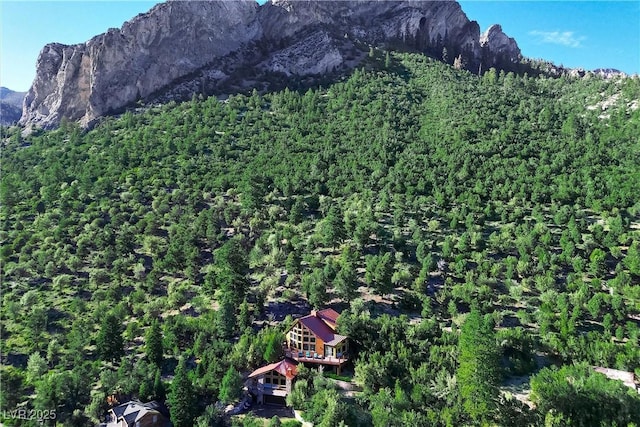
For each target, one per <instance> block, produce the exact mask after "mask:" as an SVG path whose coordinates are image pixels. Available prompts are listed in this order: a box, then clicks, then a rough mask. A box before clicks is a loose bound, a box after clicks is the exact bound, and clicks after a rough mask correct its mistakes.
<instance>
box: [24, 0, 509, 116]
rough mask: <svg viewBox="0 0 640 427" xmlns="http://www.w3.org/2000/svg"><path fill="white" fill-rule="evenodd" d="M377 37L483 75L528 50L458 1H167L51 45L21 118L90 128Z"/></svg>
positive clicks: (323, 64)
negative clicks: (485, 27) (79, 39)
mask: <svg viewBox="0 0 640 427" xmlns="http://www.w3.org/2000/svg"><path fill="white" fill-rule="evenodd" d="M367 45H375V46H379V47H389V48H394V47H400V48H403V49H410V50H416V51H420V52H424V53H427V54H430V55H432V56H434V57H438V58H442V57H443V55H442V53H443V50H445V49H446V51H447V55H446V56H445V57H446V60H448V62H450V63H452V62H453V58H455V57H460V58H462V59H463V61H464V64H466V67H467V68H468V69H470V70H473V71H476V72H477V71H478V70H479V69H482V68H483V67H488V66H501V67H505V66H507V67H508V65H509V64H513V63H516V62H517V61H518V58H519V57H520V50H519V49H518V47H517V45H516V43H515V41H513V39H510V38H508V37H507V36H506V35H504V34H503V33H502V30H501V28H500V27H499V26H494V27H491V28H490V29H489V31H488V32H487V33H485V34H484V35H482V36H481V35H480V29H479V27H478V24H477V23H476V22H475V21H469V20H468V19H467V16H466V15H465V14H464V12H463V11H462V9H461V8H460V5H459V4H458V3H457V2H455V1H421V0H404V1H400V0H398V1H373V0H367V1H357V0H351V1H309V0H272V1H270V2H267V3H266V4H264V5H263V6H259V5H258V4H257V3H256V2H255V1H253V0H239V1H219V0H208V1H168V2H166V3H162V4H159V5H157V6H155V7H154V8H152V9H151V10H150V11H149V12H147V13H145V14H141V15H138V16H137V17H135V18H134V19H132V20H131V21H129V22H126V23H125V24H124V25H123V27H122V28H121V29H110V30H108V31H107V32H106V33H104V34H101V35H98V36H96V37H94V38H92V39H91V40H89V41H88V42H86V43H82V44H78V45H73V46H66V45H61V44H49V45H47V46H45V47H44V48H43V50H42V51H41V53H40V56H39V58H38V61H37V75H36V78H35V80H34V82H33V85H32V87H31V89H30V90H29V92H28V93H27V96H26V97H25V101H24V106H23V113H22V118H21V120H20V123H21V124H22V125H24V126H26V127H27V128H29V127H31V126H37V127H44V128H50V127H54V126H56V125H57V124H58V123H59V122H60V120H61V119H62V118H63V117H66V118H67V119H70V120H77V121H79V122H80V123H81V124H82V125H83V126H90V125H91V124H92V123H93V122H94V121H95V120H96V119H98V118H100V117H102V116H105V115H108V114H111V113H114V112H118V111H121V110H122V109H124V108H126V107H127V106H130V105H132V104H135V103H136V102H137V101H139V100H145V101H146V100H151V99H160V100H163V99H167V96H168V97H169V98H168V99H173V98H171V97H174V98H180V97H185V96H188V95H189V94H191V93H194V92H207V93H215V92H217V91H219V90H220V88H221V87H222V84H223V83H225V84H227V88H228V87H239V88H247V87H251V86H253V87H259V88H262V87H264V82H263V81H261V78H262V77H264V76H265V75H266V74H265V73H267V74H268V73H276V74H281V75H284V76H291V75H298V76H315V75H323V74H325V73H327V72H336V71H337V72H340V71H346V70H348V69H350V68H352V67H354V66H355V65H357V63H358V61H359V59H361V58H362V57H363V56H364V55H362V51H363V46H367ZM245 76H249V77H247V78H245ZM263 80H264V79H263ZM229 85H231V86H229ZM233 85H235V86H233ZM163 96H164V98H163Z"/></svg>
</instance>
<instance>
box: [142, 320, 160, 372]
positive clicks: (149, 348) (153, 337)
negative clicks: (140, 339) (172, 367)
mask: <svg viewBox="0 0 640 427" xmlns="http://www.w3.org/2000/svg"><path fill="white" fill-rule="evenodd" d="M145 353H146V354H147V358H148V359H149V362H151V363H154V364H155V365H156V366H158V367H161V366H162V357H163V353H164V348H163V346H162V330H161V329H160V325H159V324H158V321H157V320H154V321H153V322H152V323H151V327H149V330H148V331H147V334H146V337H145Z"/></svg>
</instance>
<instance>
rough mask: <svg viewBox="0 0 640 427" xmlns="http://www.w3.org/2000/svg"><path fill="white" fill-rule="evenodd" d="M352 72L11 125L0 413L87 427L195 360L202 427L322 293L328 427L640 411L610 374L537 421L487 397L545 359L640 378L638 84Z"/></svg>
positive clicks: (377, 68) (387, 62)
mask: <svg viewBox="0 0 640 427" xmlns="http://www.w3.org/2000/svg"><path fill="white" fill-rule="evenodd" d="M364 66H365V68H364V69H357V70H356V71H354V73H353V74H352V75H350V76H349V77H348V78H345V79H344V80H343V81H341V82H338V83H335V84H333V85H330V86H327V87H326V88H321V89H317V90H309V91H306V92H295V91H290V90H284V91H281V92H277V93H269V94H265V95H259V94H258V93H257V92H254V93H253V94H251V95H249V96H244V95H239V96H232V97H230V98H229V99H228V100H226V101H224V102H223V101H219V100H218V99H216V98H215V97H210V98H206V99H198V98H197V97H196V98H194V99H193V100H192V101H190V102H186V103H183V104H175V103H171V104H168V105H164V106H158V107H156V108H152V109H149V110H148V111H146V112H144V113H142V114H132V113H130V112H128V113H125V114H124V115H123V116H122V117H120V118H117V119H116V118H109V119H107V120H105V121H104V122H103V123H101V124H100V125H98V126H97V127H96V128H95V129H93V130H91V131H89V132H83V131H82V130H81V129H80V128H79V127H78V126H77V125H76V124H74V123H69V122H66V123H63V125H62V126H61V127H60V128H59V129H57V130H55V131H45V132H36V133H34V134H32V135H31V136H29V137H27V138H23V137H21V135H20V133H19V131H18V130H11V131H9V133H8V134H6V138H5V140H3V142H2V143H3V149H2V152H1V154H2V165H3V166H2V167H3V173H2V176H1V177H0V184H1V186H2V187H1V190H2V192H1V194H2V198H3V199H2V203H1V208H0V209H1V210H0V219H1V221H0V224H1V225H2V230H1V233H0V238H1V239H2V249H1V250H2V258H3V260H6V262H5V264H4V266H3V273H4V277H3V284H2V286H3V295H2V318H3V328H4V329H3V359H2V367H1V369H2V370H3V372H2V373H3V399H2V400H1V401H0V402H1V403H2V405H3V407H2V409H10V408H12V407H14V406H13V405H16V404H17V403H18V402H24V401H27V402H28V403H27V407H29V408H35V409H45V408H48V407H49V406H47V405H51V402H56V404H57V406H56V408H57V410H58V412H57V416H58V418H57V421H58V422H61V423H62V422H66V421H69V422H70V421H71V420H72V419H73V420H74V422H76V423H80V422H81V420H84V421H85V424H90V421H89V419H92V420H94V421H93V422H94V423H95V422H96V420H97V419H98V418H99V417H100V416H101V415H102V412H101V411H102V410H103V405H104V401H105V398H106V396H108V395H111V394H112V393H119V395H120V397H121V398H122V399H128V398H141V399H146V398H149V396H153V395H154V394H152V392H151V391H150V390H154V387H155V386H154V384H155V382H156V381H155V378H156V377H157V378H158V383H161V382H162V381H161V380H164V381H166V380H168V379H170V378H172V376H173V374H174V369H175V366H176V364H177V360H178V358H180V357H183V358H185V359H186V360H188V361H189V362H190V364H189V366H190V367H191V368H190V370H191V374H190V377H189V381H192V382H193V386H194V391H193V394H194V396H193V400H194V401H198V402H203V404H202V405H201V406H199V407H198V408H196V413H197V415H199V414H202V413H204V409H205V408H204V407H205V406H206V405H207V404H213V403H214V402H216V401H217V400H218V398H219V396H221V395H222V394H221V392H220V391H221V388H222V387H231V386H229V384H231V383H230V382H226V383H225V385H222V384H221V381H220V378H222V377H223V376H228V377H229V378H235V377H233V376H234V375H238V376H241V375H243V374H246V373H247V372H250V371H251V370H253V369H255V368H257V367H258V366H261V365H264V364H266V363H271V362H274V361H275V360H274V358H277V357H278V356H279V355H280V354H279V353H278V348H279V347H278V346H279V344H280V343H281V342H282V340H283V338H282V335H280V334H281V332H282V330H283V328H284V327H286V325H287V324H288V320H287V319H285V316H286V315H288V314H291V315H301V314H304V313H308V310H309V309H310V308H311V307H324V306H327V305H329V306H332V307H334V308H337V309H339V310H342V312H343V315H342V317H341V318H340V320H339V325H340V326H339V327H340V331H341V332H340V333H342V334H344V335H347V336H349V337H350V339H351V340H352V342H353V350H352V351H353V354H352V357H353V363H354V371H355V381H356V383H358V384H359V385H360V386H361V387H362V388H363V391H362V392H361V394H359V399H357V400H353V399H352V400H348V399H347V400H343V399H342V398H341V397H340V395H338V394H336V393H334V392H333V391H331V390H329V387H327V389H323V388H322V387H321V386H319V384H324V383H322V382H321V381H320V380H317V381H316V380H312V379H310V380H309V382H308V383H307V384H313V387H311V386H309V387H308V388H306V389H303V390H299V393H303V394H302V395H298V400H296V402H298V403H296V405H297V406H298V405H303V406H300V408H301V409H304V410H305V413H306V414H308V415H309V416H312V417H313V420H314V421H317V422H322V420H325V422H326V423H328V424H329V425H332V424H331V423H332V422H333V421H330V420H329V418H330V417H334V418H331V419H332V420H334V421H335V420H345V421H346V422H347V424H348V425H373V424H374V420H376V421H375V423H378V422H382V421H384V419H385V418H384V417H385V416H390V415H389V414H392V415H393V417H395V418H396V419H397V420H398V421H397V422H396V421H393V422H392V421H388V422H389V423H391V424H390V425H439V426H440V425H442V426H444V425H448V424H454V425H465V424H473V423H474V422H475V421H474V420H477V419H482V420H485V421H487V422H489V420H490V421H491V422H494V423H497V424H498V425H539V424H540V420H543V419H545V417H556V418H554V419H557V418H558V417H562V416H564V417H565V418H563V422H566V424H567V425H580V423H582V425H586V424H591V423H593V422H594V420H596V421H595V423H596V424H600V422H602V423H604V425H612V424H613V422H615V423H617V424H618V425H625V424H628V423H630V422H634V423H638V417H639V416H640V414H638V413H637V410H636V408H637V407H639V406H638V405H637V399H638V396H637V394H633V393H626V392H625V391H624V390H625V389H624V388H623V387H624V386H622V385H621V384H617V383H610V382H607V380H606V379H603V378H600V377H595V378H593V379H591V377H589V381H586V380H585V381H584V382H582V381H581V380H576V381H572V382H571V383H569V381H567V379H566V377H567V375H565V376H562V375H559V376H554V377H553V378H555V380H557V384H556V383H554V384H553V386H554V387H555V388H553V389H551V388H549V389H543V390H542V391H543V392H544V393H539V394H537V395H536V394H534V396H532V399H533V400H534V401H535V402H536V403H537V404H538V405H539V408H542V409H536V410H530V409H528V407H526V406H523V405H519V404H518V403H517V402H515V401H513V400H509V399H508V398H506V397H505V398H501V397H500V396H499V394H498V392H497V388H496V387H497V386H498V385H499V382H500V381H502V378H503V377H512V376H519V377H523V376H526V375H531V374H536V372H537V371H538V370H539V369H540V367H541V366H538V365H537V362H536V361H537V360H543V361H547V362H548V361H553V362H555V363H558V364H567V365H570V364H572V363H574V362H575V363H582V364H584V367H581V368H579V369H578V368H576V373H575V375H578V374H580V375H584V376H588V374H586V373H585V372H588V371H589V368H588V366H589V365H591V366H593V365H598V366H604V367H609V368H616V369H621V370H625V371H634V370H636V371H637V370H638V368H640V353H639V351H638V346H637V342H638V336H639V331H640V328H639V327H638V320H637V319H638V317H639V315H640V294H639V288H638V286H637V283H638V280H639V279H640V231H639V229H640V204H639V202H638V197H637V189H638V188H640V164H639V163H638V159H639V158H640V151H639V150H640V147H639V146H638V140H637V136H638V135H639V134H640V111H639V110H638V108H637V105H638V103H637V100H638V99H640V81H639V80H638V79H629V78H628V79H613V80H605V79H599V78H591V79H568V78H560V79H547V78H529V77H526V76H523V77H518V76H516V75H514V74H509V73H500V72H495V71H490V72H488V73H486V74H485V75H484V76H482V77H478V76H475V75H473V74H471V73H468V72H466V71H462V70H455V69H454V68H452V67H449V66H447V65H445V64H442V63H440V62H438V61H434V60H431V59H429V58H426V57H424V56H422V55H415V54H403V55H396V54H391V55H390V56H389V57H388V58H387V56H386V53H385V52H383V51H374V57H373V58H367V59H365V62H364ZM482 315H486V316H485V317H482ZM469 318H471V319H475V322H476V327H477V328H478V330H479V331H481V332H478V333H479V334H484V335H482V337H481V338H477V337H476V338H474V336H473V333H474V332H473V329H470V328H471V326H473V325H472V323H469V324H468V325H471V326H469V327H463V328H462V329H460V328H459V326H460V325H463V326H464V325H466V324H467V323H466V322H465V319H469ZM105 319H115V324H116V327H111V328H110V327H109V325H110V324H109V323H108V322H107V321H106V320H105ZM479 319H480V320H479ZM478 323H482V325H481V327H480V326H478ZM111 325H112V324H111ZM151 325H156V328H159V329H160V330H161V331H162V332H161V335H162V337H163V338H162V337H161V338H162V339H161V341H162V349H163V352H162V354H163V358H164V363H161V366H159V367H156V366H155V365H153V364H152V362H151V361H150V360H149V357H147V356H144V353H145V350H146V346H145V339H147V337H148V336H149V335H148V334H149V331H150V330H151V329H152V328H151ZM118 326H119V327H118ZM469 331H470V332H469ZM469 334H471V338H469V336H467V335H469ZM105 336H110V337H112V338H113V340H114V341H115V342H116V343H117V342H119V343H120V345H121V348H120V349H118V348H117V347H116V348H115V350H113V352H112V351H111V350H110V349H109V348H107V349H105V346H104V341H105ZM462 337H464V339H463V338H462ZM474 339H475V340H476V341H474ZM474 342H479V343H481V344H482V347H483V348H484V349H485V350H487V351H486V354H488V355H491V357H493V359H492V360H491V366H499V372H486V375H483V377H482V378H486V381H484V380H483V381H482V382H481V383H480V384H478V383H477V382H476V383H473V381H472V380H473V378H471V379H469V376H468V375H467V376H466V377H465V375H464V370H461V371H459V370H460V368H459V366H460V365H463V366H469V365H468V363H470V362H469V360H471V361H472V362H473V358H474V357H475V355H474V351H473V349H472V350H469V347H472V348H473V347H474V345H473V343H474ZM469 343H471V344H469ZM496 358H499V359H498V360H496ZM461 361H464V363H467V365H464V364H463V363H461ZM488 366H489V365H487V367H486V369H487V370H488V369H489V368H488ZM581 366H582V365H581ZM583 368H584V369H583ZM225 372H230V374H228V375H226V374H225ZM236 372H237V374H236ZM564 372H565V371H562V373H564ZM460 373H462V375H459V374H460ZM467 373H468V372H467ZM537 375H541V378H549V377H550V375H552V374H548V371H543V372H541V373H540V374H537ZM465 378H466V379H465ZM547 383H549V382H548V381H543V380H541V381H538V382H536V381H534V380H532V387H541V385H540V384H542V385H544V384H547ZM233 384H235V383H233ZM240 384H241V382H240ZM581 384H587V385H588V386H589V388H588V389H585V388H580V387H581V386H580V385H581ZM594 384H595V385H596V386H597V387H596V386H594ZM314 387H317V388H314ZM474 387H475V388H474ZM560 387H565V389H562V388H560ZM571 387H576V389H575V393H574V394H571V395H570V396H571V398H572V400H571V401H570V402H565V403H563V401H562V399H560V398H558V399H557V400H554V399H553V396H555V394H554V393H556V392H557V390H569V389H571V390H573V388H571ZM585 387H586V386H585ZM299 388H302V387H299ZM478 388H482V389H483V390H484V391H486V395H483V396H485V397H484V398H483V399H482V400H481V401H480V399H478V401H479V402H481V403H482V405H480V406H478V407H474V406H473V405H470V404H469V402H468V401H467V400H464V399H463V396H465V393H466V396H468V395H469V393H470V390H471V392H473V391H474V390H476V389H478ZM234 390H235V389H234ZM538 390H540V389H539V388H538ZM227 391H228V390H227ZM236 391H237V392H239V388H238V390H236ZM534 391H535V390H534ZM154 393H155V392H154ZM225 393H226V391H225ZM572 393H573V392H572ZM565 395H566V394H565ZM69 396H71V397H69ZM459 396H461V397H459ZM486 396H489V397H486ZM560 396H562V393H560ZM594 396H595V397H594ZM611 396H615V399H614V398H612V397H611ZM54 399H55V400H54ZM593 399H596V400H597V401H598V402H600V403H602V404H598V405H594V404H593ZM463 401H464V402H467V403H464V404H463V403H461V402H463ZM300 402H302V403H300ZM327 408H332V409H331V411H329V410H327ZM76 409H78V410H79V412H76V413H74V411H75V410H76ZM578 409H579V410H578ZM207 413H209V415H210V416H212V415H211V414H210V412H207ZM561 414H564V415H561ZM203 416H204V417H206V415H203ZM83 417H84V418H83ZM325 417H326V418H325ZM571 417H573V418H571ZM570 418H571V419H572V420H573V421H567V420H569V419H570ZM207 420H208V419H207V418H204V419H203V421H202V422H203V423H204V424H206V423H209V422H210V423H213V421H207ZM380 420H382V421H380ZM9 422H10V420H9ZM336 423H337V422H336ZM572 423H573V424H572ZM383 424H384V423H383ZM8 425H9V424H8Z"/></svg>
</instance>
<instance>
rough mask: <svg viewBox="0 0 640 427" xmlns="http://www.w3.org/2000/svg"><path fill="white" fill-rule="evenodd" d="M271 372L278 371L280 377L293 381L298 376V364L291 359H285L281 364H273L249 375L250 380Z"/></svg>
mask: <svg viewBox="0 0 640 427" xmlns="http://www.w3.org/2000/svg"><path fill="white" fill-rule="evenodd" d="M269 371H276V372H278V373H279V374H280V375H284V376H285V377H287V378H289V379H291V378H294V377H295V376H296V375H297V374H298V364H297V363H296V362H294V361H292V360H289V359H283V360H281V361H280V362H276V363H272V364H270V365H267V366H263V367H262V368H258V369H256V370H255V371H253V372H252V373H250V374H249V378H254V377H257V376H259V375H262V374H266V373H267V372H269Z"/></svg>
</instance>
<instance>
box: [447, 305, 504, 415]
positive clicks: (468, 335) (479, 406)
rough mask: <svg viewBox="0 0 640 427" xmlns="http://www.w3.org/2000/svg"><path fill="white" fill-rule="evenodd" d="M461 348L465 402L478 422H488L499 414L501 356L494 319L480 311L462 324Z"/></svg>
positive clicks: (460, 370) (461, 384)
mask: <svg viewBox="0 0 640 427" xmlns="http://www.w3.org/2000/svg"><path fill="white" fill-rule="evenodd" d="M458 349H459V352H460V356H459V358H458V370H457V372H456V377H457V380H458V385H459V387H460V398H461V401H462V402H461V403H462V405H463V407H464V410H465V412H466V413H467V414H468V415H469V416H470V417H471V419H472V420H473V421H474V422H476V423H481V422H487V421H489V420H490V419H491V417H492V415H493V414H494V413H495V408H496V401H497V397H498V389H497V384H498V381H499V379H500V371H499V353H498V348H497V346H496V341H495V333H494V331H493V324H492V321H491V319H490V318H489V317H488V316H487V317H485V318H483V317H482V316H481V315H480V312H479V311H478V310H477V309H476V308H473V309H472V310H471V313H469V315H468V316H467V318H466V320H465V322H464V323H463V325H462V328H461V330H460V339H459V342H458Z"/></svg>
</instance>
